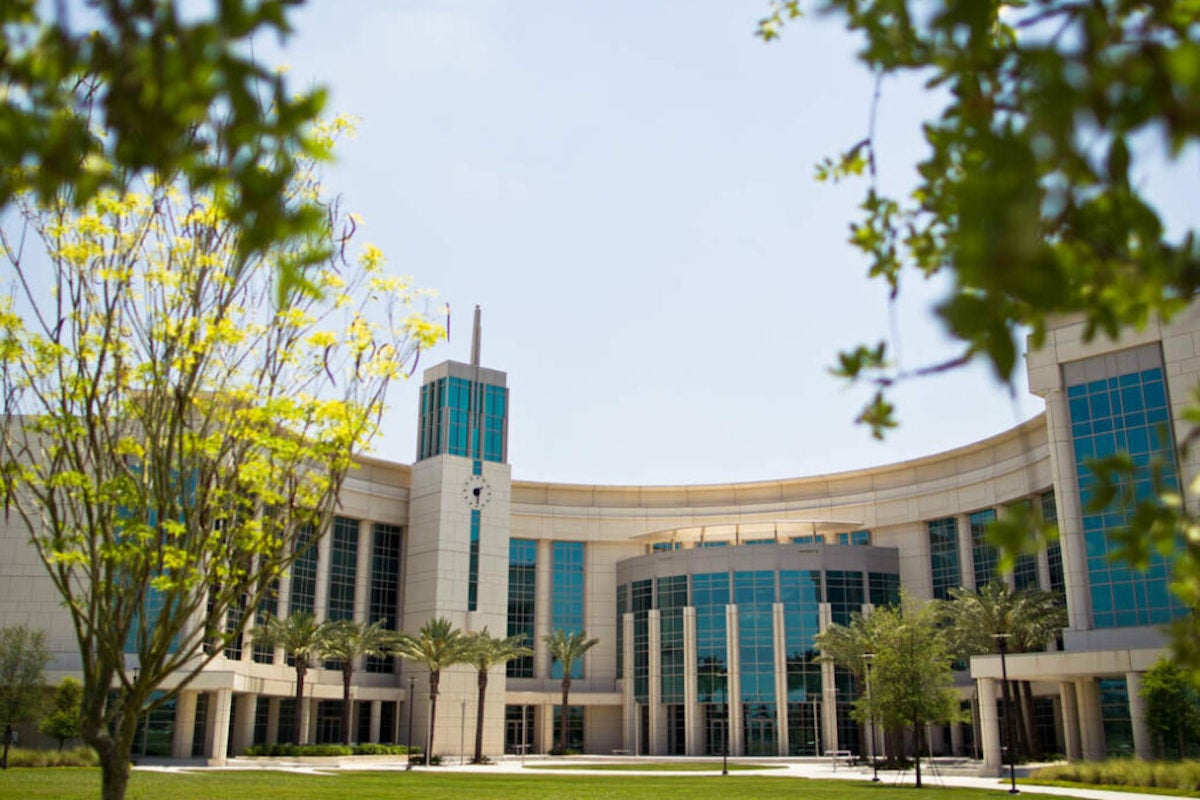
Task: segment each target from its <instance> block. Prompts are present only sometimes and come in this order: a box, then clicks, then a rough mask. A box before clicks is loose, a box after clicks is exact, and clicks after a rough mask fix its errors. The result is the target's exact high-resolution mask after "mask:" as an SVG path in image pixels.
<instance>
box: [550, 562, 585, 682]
mask: <svg viewBox="0 0 1200 800" xmlns="http://www.w3.org/2000/svg"><path fill="white" fill-rule="evenodd" d="M583 555H584V549H583V542H555V543H554V546H553V548H552V549H551V559H552V561H551V588H550V603H551V605H550V620H551V621H550V627H551V628H552V629H553V630H561V631H565V632H567V633H573V632H575V631H581V630H583ZM550 676H551V677H553V678H561V677H562V664H560V663H559V662H558V661H555V662H554V664H553V666H552V667H551V673H550ZM571 677H572V678H582V677H583V661H576V662H575V663H574V664H572V665H571Z"/></svg>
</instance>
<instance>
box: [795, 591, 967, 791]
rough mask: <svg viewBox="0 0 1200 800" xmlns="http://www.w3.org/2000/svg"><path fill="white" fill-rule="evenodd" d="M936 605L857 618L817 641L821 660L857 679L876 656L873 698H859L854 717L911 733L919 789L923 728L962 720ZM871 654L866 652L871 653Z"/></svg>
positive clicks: (900, 608)
mask: <svg viewBox="0 0 1200 800" xmlns="http://www.w3.org/2000/svg"><path fill="white" fill-rule="evenodd" d="M940 623H941V620H940V616H939V610H938V608H937V604H936V603H923V604H920V605H917V604H914V603H912V602H911V601H908V600H907V598H905V599H904V601H903V602H902V603H901V604H900V605H897V606H879V607H876V608H875V609H874V610H873V611H872V612H871V613H870V615H867V616H864V615H861V614H855V615H853V617H852V618H851V622H850V625H848V626H842V625H836V624H835V625H831V626H830V627H829V628H827V629H826V630H824V631H822V632H821V633H820V634H818V635H817V637H816V643H817V647H818V648H819V649H820V650H821V653H822V656H823V657H825V658H828V659H829V660H831V661H833V662H834V663H836V664H838V665H839V666H842V667H845V668H846V669H849V670H851V671H852V672H854V673H855V674H856V675H859V676H862V675H865V670H866V659H864V658H863V655H864V654H865V653H868V652H869V653H872V654H873V656H872V659H871V664H872V671H871V692H870V693H869V694H865V695H864V694H860V695H859V698H858V699H857V700H856V701H855V703H854V717H855V719H856V720H858V721H859V722H861V723H868V722H869V721H870V720H871V719H875V720H877V721H878V722H879V723H880V724H881V725H883V726H884V727H885V728H901V727H908V728H910V729H911V731H912V741H913V749H914V752H915V755H916V784H917V786H918V787H920V786H921V754H922V753H923V752H924V751H925V749H926V747H925V728H926V726H928V725H936V724H940V723H945V722H952V721H956V720H957V719H959V717H960V712H959V707H958V694H957V693H956V692H955V690H954V673H953V671H952V670H951V666H950V665H951V663H952V662H953V661H954V656H953V654H952V652H951V649H950V644H949V640H948V637H947V635H946V632H945V630H944V628H943V626H942V625H941V624H940ZM867 647H869V648H870V649H869V650H868V649H862V648H867Z"/></svg>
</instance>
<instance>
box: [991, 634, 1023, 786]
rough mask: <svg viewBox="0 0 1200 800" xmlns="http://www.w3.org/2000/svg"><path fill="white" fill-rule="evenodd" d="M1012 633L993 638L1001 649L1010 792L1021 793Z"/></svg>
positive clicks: (1001, 675)
mask: <svg viewBox="0 0 1200 800" xmlns="http://www.w3.org/2000/svg"><path fill="white" fill-rule="evenodd" d="M1011 635H1012V634H1008V633H993V634H992V638H993V639H995V640H996V648H997V649H998V650H999V651H1000V682H1001V686H1002V687H1003V690H1004V738H1005V740H1006V745H1007V746H1006V749H1007V750H1008V779H1009V781H1010V782H1011V786H1012V788H1010V789H1009V790H1008V793H1009V794H1020V789H1018V788H1017V750H1016V748H1015V747H1013V733H1014V731H1013V724H1012V702H1011V701H1010V699H1009V691H1008V659H1007V656H1008V637H1009V636H1011Z"/></svg>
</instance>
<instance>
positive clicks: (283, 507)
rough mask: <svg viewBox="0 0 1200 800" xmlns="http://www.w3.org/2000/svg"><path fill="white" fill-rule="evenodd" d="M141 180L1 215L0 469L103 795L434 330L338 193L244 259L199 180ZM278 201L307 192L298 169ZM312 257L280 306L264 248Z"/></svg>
mask: <svg viewBox="0 0 1200 800" xmlns="http://www.w3.org/2000/svg"><path fill="white" fill-rule="evenodd" d="M340 127H341V123H336V122H335V123H331V124H330V126H329V127H328V128H327V129H326V133H324V134H323V135H326V136H327V137H328V138H330V139H332V138H334V137H335V135H336V132H337V130H338V129H339V128H340ZM142 188H144V192H141V193H129V194H125V195H116V194H111V193H101V194H99V195H97V196H96V198H95V199H94V200H93V201H92V202H90V203H89V204H87V205H86V206H85V207H84V208H83V209H82V210H80V211H74V210H72V209H71V208H70V207H69V206H67V205H64V204H56V205H50V206H44V205H36V204H34V203H33V202H32V200H30V201H29V202H28V203H27V204H25V205H23V206H22V215H21V216H20V218H19V220H18V219H10V220H9V222H10V223H11V225H12V226H16V225H20V226H22V228H21V230H14V229H12V227H4V228H0V255H2V257H6V258H7V259H8V261H9V263H10V267H11V272H10V274H11V275H12V276H13V278H14V280H13V285H14V287H15V289H14V293H15V296H13V297H10V298H7V299H4V300H0V396H3V397H4V399H5V409H4V410H5V412H6V413H5V414H4V415H3V418H2V419H0V479H2V480H3V489H4V492H5V497H6V500H7V502H8V504H9V508H11V509H13V510H14V511H15V513H16V514H18V515H19V517H20V519H21V520H22V521H23V522H24V524H25V526H26V528H27V529H28V531H29V534H30V540H31V542H32V546H33V547H34V549H35V550H36V552H37V554H38V556H39V557H40V559H41V560H42V563H43V564H44V565H45V568H46V571H47V574H48V576H49V578H50V580H51V582H52V583H53V585H54V587H55V588H56V589H57V590H58V592H59V594H60V595H61V596H62V599H63V601H64V605H65V607H66V609H67V612H68V613H69V615H70V618H71V622H72V624H73V630H74V633H75V637H76V642H77V644H78V647H79V652H80V655H81V657H82V664H83V685H84V695H83V738H84V740H85V741H86V742H87V743H88V744H90V745H91V746H92V747H93V748H95V749H96V751H97V753H98V754H99V756H100V760H101V764H102V774H103V787H104V797H105V798H110V799H111V800H119V798H121V797H123V795H124V791H125V786H126V783H127V780H128V769H129V752H130V746H131V744H132V741H133V736H134V732H135V730H136V725H137V719H138V717H140V716H142V715H143V714H145V713H147V712H149V711H152V710H153V709H154V708H156V707H158V706H159V705H161V704H163V703H167V702H170V701H171V700H172V699H173V698H174V696H175V695H176V693H177V692H178V691H180V690H181V689H183V688H185V687H186V686H187V684H188V682H189V681H190V680H192V679H193V678H194V677H195V676H196V675H197V674H198V673H199V672H200V670H202V669H203V668H204V666H205V665H206V664H207V663H208V661H210V660H211V659H213V658H215V657H216V656H217V654H218V653H219V652H220V650H221V649H222V647H223V646H224V645H225V644H226V643H228V642H229V641H230V640H231V639H232V638H233V637H235V636H237V635H239V634H240V632H241V630H242V629H243V628H244V626H245V624H246V621H247V619H248V617H249V616H250V615H249V614H248V613H246V612H247V610H249V609H254V608H258V606H259V603H260V601H261V600H262V598H263V597H264V596H265V595H266V594H268V593H269V591H270V589H271V587H272V586H273V585H274V582H275V581H276V580H278V579H279V578H280V577H281V576H282V574H283V573H284V571H285V570H286V569H287V568H288V567H289V566H290V564H291V563H292V562H293V561H294V559H295V558H296V556H297V553H298V550H299V549H301V548H300V547H299V546H298V545H299V542H300V541H301V539H302V534H304V533H305V532H307V531H309V530H314V531H324V530H325V529H326V528H327V526H328V524H329V523H330V521H331V518H332V514H333V509H334V505H335V503H336V501H337V497H338V493H339V490H340V488H341V485H342V482H343V480H344V478H345V476H346V473H347V472H348V471H349V470H350V469H351V467H352V463H353V462H352V456H353V454H354V453H355V452H356V451H357V450H359V449H360V448H362V447H364V446H365V445H366V444H367V443H368V442H369V441H370V439H371V437H372V436H373V435H374V433H375V431H376V428H377V425H378V420H379V415H380V414H381V412H382V407H383V402H384V399H385V394H386V389H387V386H388V384H389V383H390V382H391V381H392V380H393V379H395V378H398V377H400V376H402V375H404V374H405V373H406V371H407V370H408V369H409V368H410V366H411V365H412V364H413V363H414V359H415V357H416V354H417V351H418V349H419V348H420V347H421V346H423V345H427V344H432V343H433V341H434V340H435V339H436V338H437V336H438V331H437V329H436V327H435V326H431V325H429V324H428V323H427V322H426V321H424V319H423V318H421V317H420V316H414V315H413V314H412V312H411V310H410V304H411V303H412V302H413V301H414V299H415V297H414V292H413V291H412V290H410V289H409V288H408V286H407V284H406V283H404V282H403V281H400V280H399V279H397V278H392V277H389V276H387V275H386V274H384V272H383V266H382V262H383V259H382V255H381V254H380V253H379V251H378V250H377V249H375V248H372V247H366V248H364V250H363V251H362V253H361V257H359V258H357V259H355V258H354V249H353V247H352V246H351V243H350V242H349V241H347V239H348V236H349V230H350V229H351V228H352V227H353V226H352V223H350V222H349V221H348V220H347V219H346V218H345V217H344V216H343V215H342V214H341V213H340V212H339V211H338V209H337V206H336V204H331V205H329V207H328V216H327V219H326V221H325V223H324V224H323V234H322V235H321V236H315V235H314V236H313V237H311V238H310V239H308V240H305V241H299V242H293V243H292V244H291V245H289V246H286V247H282V246H281V247H279V248H276V249H273V250H270V251H268V252H266V253H263V254H262V255H261V256H258V257H253V258H246V257H244V256H243V255H241V250H242V248H241V246H240V244H239V242H240V239H241V235H242V234H241V231H240V229H239V227H238V226H237V225H236V224H235V223H234V222H233V221H232V220H230V219H228V218H227V217H226V216H225V215H224V214H223V213H222V210H221V207H220V206H219V205H217V204H214V203H213V202H211V201H210V199H209V198H207V197H205V196H201V195H195V194H188V193H186V192H183V191H180V189H179V188H178V187H176V186H174V185H170V184H162V183H153V182H150V183H147V184H146V185H145V186H144V187H142ZM288 197H289V198H291V199H290V200H288V202H291V201H292V200H295V201H297V202H306V200H305V198H310V197H311V198H319V197H320V184H319V182H318V180H317V178H316V176H315V174H314V173H312V172H309V173H306V174H305V175H304V176H303V177H302V179H300V180H299V181H298V182H297V183H295V184H293V185H292V186H291V187H289V190H288ZM27 237H28V238H27ZM29 238H32V239H33V240H40V242H41V244H42V245H43V247H44V249H45V258H44V259H43V258H35V257H34V256H33V255H32V253H31V248H30V247H29V246H28V244H27V242H28V240H29ZM335 239H336V240H337V241H338V247H337V248H336V250H333V249H331V242H333V241H334V240H335ZM330 253H333V254H332V255H329V254H330ZM324 256H328V258H327V259H326V260H324V261H322V262H321V263H320V265H319V269H318V270H317V271H316V272H314V273H312V274H311V277H312V278H313V280H315V281H316V282H317V283H318V284H319V285H320V286H322V287H324V289H325V293H324V294H323V295H322V296H321V297H315V296H311V295H304V294H301V293H299V292H297V291H293V292H292V294H291V296H290V297H289V299H288V302H287V303H286V304H284V306H283V307H280V306H278V305H277V304H276V303H275V302H274V299H273V295H274V293H275V290H276V287H277V282H276V276H277V274H278V270H277V267H278V265H280V264H283V263H293V264H305V263H310V262H311V261H312V260H313V259H314V258H318V257H324ZM47 262H48V266H47ZM231 609H238V610H240V611H241V612H242V613H240V614H234V615H232V616H233V618H235V619H237V620H238V623H237V624H235V625H232V626H227V625H226V620H227V619H228V618H230V614H229V612H230V610H231ZM167 676H173V680H172V687H173V688H171V689H169V690H167V691H165V692H161V693H158V692H156V691H155V690H156V689H157V688H158V687H159V685H160V684H161V683H163V681H164V679H165V678H167ZM114 690H115V691H114Z"/></svg>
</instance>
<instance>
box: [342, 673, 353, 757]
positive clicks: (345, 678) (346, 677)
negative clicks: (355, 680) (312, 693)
mask: <svg viewBox="0 0 1200 800" xmlns="http://www.w3.org/2000/svg"><path fill="white" fill-rule="evenodd" d="M353 675H354V662H353V661H350V660H346V661H343V662H342V743H343V744H344V745H346V747H349V746H350V678H351V677H353Z"/></svg>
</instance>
